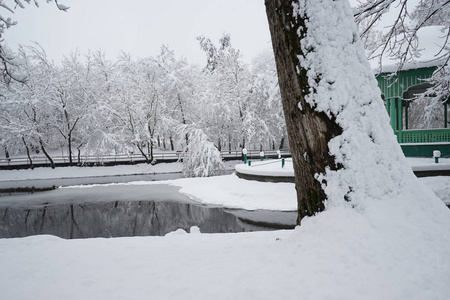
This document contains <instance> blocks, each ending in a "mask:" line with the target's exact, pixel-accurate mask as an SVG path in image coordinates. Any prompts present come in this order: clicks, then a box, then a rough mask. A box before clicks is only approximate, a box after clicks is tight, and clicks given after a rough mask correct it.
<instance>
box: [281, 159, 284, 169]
mask: <svg viewBox="0 0 450 300" xmlns="http://www.w3.org/2000/svg"><path fill="white" fill-rule="evenodd" d="M281 168H284V158H282V159H281Z"/></svg>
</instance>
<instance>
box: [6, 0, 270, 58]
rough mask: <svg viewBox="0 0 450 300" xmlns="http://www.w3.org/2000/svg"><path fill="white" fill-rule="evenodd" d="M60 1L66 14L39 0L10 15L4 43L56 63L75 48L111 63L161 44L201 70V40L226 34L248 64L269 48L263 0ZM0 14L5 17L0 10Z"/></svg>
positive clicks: (147, 52)
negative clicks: (36, 49)
mask: <svg viewBox="0 0 450 300" xmlns="http://www.w3.org/2000/svg"><path fill="white" fill-rule="evenodd" d="M11 2H12V1H11ZM59 2H60V3H61V4H64V5H66V6H69V7H70V9H69V10H68V11H67V12H63V11H59V10H58V9H57V8H56V6H55V4H54V3H46V1H45V0H39V3H40V7H39V8H37V7H35V6H34V5H27V4H26V3H25V2H24V3H25V6H26V8H25V9H20V8H16V9H15V13H14V14H11V15H10V16H11V18H12V19H13V20H17V21H18V24H17V25H16V26H13V27H11V28H10V29H8V30H6V33H5V42H6V44H7V45H8V46H9V47H10V48H12V49H13V50H16V49H17V45H18V44H22V45H30V44H31V43H32V41H35V42H38V43H39V44H40V45H41V46H42V47H43V48H44V50H45V51H46V52H47V55H48V57H49V58H50V59H52V60H54V61H55V62H60V61H61V59H62V56H63V55H68V54H70V53H71V52H73V51H75V50H77V49H78V50H79V52H80V53H81V54H84V53H86V52H87V50H88V49H90V50H103V51H104V52H105V53H106V55H107V57H108V58H110V59H115V58H117V56H118V55H119V53H120V51H124V52H127V53H130V54H131V55H132V56H133V57H147V56H156V55H157V54H158V53H159V49H160V47H161V45H163V44H165V45H168V46H169V48H171V49H172V50H174V51H175V54H176V55H177V57H180V56H183V57H186V58H187V59H188V61H189V62H191V63H196V64H199V65H203V64H205V55H204V53H203V52H202V50H201V49H200V46H199V43H198V41H197V40H196V37H197V36H199V35H204V36H206V37H209V38H210V39H211V40H212V41H213V42H214V43H216V44H217V43H218V40H219V38H220V37H221V36H222V33H224V32H227V33H230V34H231V43H232V45H233V46H234V47H235V48H236V49H239V50H240V51H241V54H242V55H243V59H244V61H246V62H251V59H252V58H253V57H254V56H255V55H257V54H258V53H260V52H262V51H264V50H266V49H271V44H270V33H269V27H268V23H267V18H266V13H265V6H264V0H60V1H59ZM31 3H33V1H31ZM2 14H4V15H6V13H5V11H4V10H2Z"/></svg>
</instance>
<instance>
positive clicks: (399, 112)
mask: <svg viewBox="0 0 450 300" xmlns="http://www.w3.org/2000/svg"><path fill="white" fill-rule="evenodd" d="M402 102H403V99H401V98H398V99H397V122H398V141H399V143H402V142H403V139H402V131H403V107H402V104H403V103H402Z"/></svg>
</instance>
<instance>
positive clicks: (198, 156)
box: [180, 129, 225, 177]
mask: <svg viewBox="0 0 450 300" xmlns="http://www.w3.org/2000/svg"><path fill="white" fill-rule="evenodd" d="M187 134H188V138H189V144H188V145H187V146H186V147H185V148H184V150H183V152H182V153H181V155H180V160H182V161H183V170H182V172H183V176H185V177H209V176H214V175H218V174H220V172H221V171H223V170H224V169H225V167H224V164H223V161H222V157H221V155H220V151H219V150H218V149H217V148H216V147H215V146H214V144H213V143H212V142H210V141H208V137H207V136H206V134H205V133H204V132H203V130H201V129H192V130H189V131H188V133H187Z"/></svg>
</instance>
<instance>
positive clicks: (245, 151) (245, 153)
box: [242, 148, 247, 165]
mask: <svg viewBox="0 0 450 300" xmlns="http://www.w3.org/2000/svg"><path fill="white" fill-rule="evenodd" d="M242 154H244V165H245V164H247V149H246V148H244V149H242Z"/></svg>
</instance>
